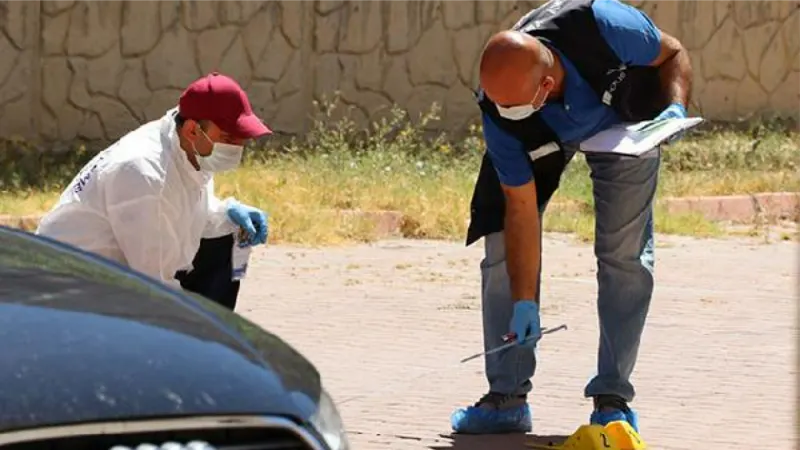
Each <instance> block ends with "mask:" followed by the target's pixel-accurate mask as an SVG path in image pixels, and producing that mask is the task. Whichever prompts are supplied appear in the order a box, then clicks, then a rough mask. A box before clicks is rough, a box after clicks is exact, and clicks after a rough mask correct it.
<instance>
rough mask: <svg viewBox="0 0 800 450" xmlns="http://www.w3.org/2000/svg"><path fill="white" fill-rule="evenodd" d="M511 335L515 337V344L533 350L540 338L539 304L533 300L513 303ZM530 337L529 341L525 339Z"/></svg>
mask: <svg viewBox="0 0 800 450" xmlns="http://www.w3.org/2000/svg"><path fill="white" fill-rule="evenodd" d="M510 328H511V333H513V334H515V335H516V338H517V343H518V344H519V345H523V346H525V347H529V348H534V347H536V343H537V342H538V341H539V339H540V338H541V337H542V325H541V323H539V304H538V303H536V302H534V301H533V300H519V301H517V302H516V303H514V314H513V315H512V316H511V325H510ZM529 337H532V339H530V340H529V341H526V340H525V339H527V338H529Z"/></svg>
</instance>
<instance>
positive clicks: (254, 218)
mask: <svg viewBox="0 0 800 450" xmlns="http://www.w3.org/2000/svg"><path fill="white" fill-rule="evenodd" d="M228 218H230V219H231V222H233V223H235V224H236V225H238V226H240V227H241V228H242V229H243V230H244V231H245V232H246V233H247V237H248V239H247V240H246V241H242V242H240V243H239V246H240V247H247V246H251V245H258V244H264V243H266V242H267V235H268V233H269V227H268V225H267V214H266V213H264V211H261V210H260V209H258V208H254V207H252V206H247V205H243V204H241V203H239V202H236V201H234V202H231V205H230V206H229V207H228Z"/></svg>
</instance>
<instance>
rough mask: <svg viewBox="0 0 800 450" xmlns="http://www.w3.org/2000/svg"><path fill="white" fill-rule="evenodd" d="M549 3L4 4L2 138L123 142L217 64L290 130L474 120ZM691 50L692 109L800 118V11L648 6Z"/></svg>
mask: <svg viewBox="0 0 800 450" xmlns="http://www.w3.org/2000/svg"><path fill="white" fill-rule="evenodd" d="M540 3H541V2H522V1H519V2H517V1H513V2H512V1H388V2H377V1H266V2H257V1H183V2H175V1H160V2H153V1H123V2H120V1H114V2H75V1H26V2H18V1H3V2H0V25H2V30H3V33H2V34H0V136H4V137H10V136H12V135H21V136H25V137H28V138H42V139H44V140H56V141H67V140H72V139H74V138H76V137H78V138H85V139H90V140H98V139H100V140H108V139H115V138H117V137H119V136H120V135H121V134H123V133H124V132H126V131H127V130H129V129H130V128H131V127H134V126H136V125H137V124H139V123H142V122H144V121H147V120H150V119H153V118H156V117H158V116H160V115H161V114H162V113H163V112H164V111H165V110H166V109H167V108H169V107H170V106H172V105H174V104H175V102H176V100H177V97H178V95H179V93H180V91H181V89H182V88H183V87H184V86H185V85H186V84H187V83H188V82H190V81H192V80H193V79H195V78H197V77H199V76H200V75H201V74H203V73H206V72H209V71H211V70H214V69H217V70H220V71H222V72H226V73H228V74H231V75H232V76H234V77H236V78H237V79H238V80H239V81H240V82H241V83H242V84H243V85H244V86H246V87H247V88H248V92H249V95H250V97H251V100H252V103H253V104H254V107H255V108H256V109H257V110H258V112H259V113H260V114H262V115H263V116H264V117H265V118H266V120H267V121H268V123H269V124H270V125H271V126H272V127H273V128H274V129H276V130H277V131H280V132H285V133H298V132H302V131H303V130H304V129H307V127H308V125H309V122H310V119H309V114H310V113H311V112H312V110H313V107H312V101H313V100H315V99H320V98H321V97H322V96H323V95H327V96H331V95H332V94H333V93H334V91H337V90H338V91H340V92H341V99H342V101H343V102H344V103H345V104H347V105H351V106H353V107H354V108H353V111H354V112H353V115H354V117H356V119H357V120H360V121H362V122H363V121H364V120H365V119H366V118H376V117H378V116H380V115H381V114H384V113H385V112H386V110H387V107H388V106H389V105H391V104H392V103H396V104H399V105H400V106H401V107H403V108H406V109H408V110H410V112H412V113H413V114H417V113H419V112H422V111H425V110H427V109H428V108H429V107H430V106H431V103H432V102H434V101H435V102H438V103H439V104H440V105H441V106H442V107H443V111H442V113H441V114H442V117H443V120H442V121H441V122H440V124H439V126H440V127H441V128H444V129H450V130H456V129H460V128H461V127H463V126H464V125H465V124H467V123H468V122H469V121H471V120H473V119H475V118H476V113H477V110H476V107H475V105H474V104H473V100H472V95H471V91H470V88H472V87H473V86H474V85H475V81H476V65H477V60H478V56H479V53H480V50H481V48H482V46H483V44H484V42H485V40H486V39H487V38H488V37H489V35H490V34H491V33H493V32H495V31H497V30H500V29H502V28H503V27H507V26H508V25H510V24H512V23H513V22H515V21H516V20H517V19H518V18H519V17H520V15H521V14H523V13H524V12H525V11H526V10H527V9H529V8H531V7H532V6H534V5H536V4H540ZM633 3H634V4H636V6H638V7H640V8H642V9H643V10H644V11H646V12H647V13H649V14H650V15H651V17H652V18H653V19H654V20H655V22H656V23H657V24H658V25H659V26H660V27H662V28H663V29H664V30H666V31H667V32H670V33H673V34H675V35H676V36H678V37H679V38H680V39H681V40H682V41H683V42H684V44H685V45H686V46H687V47H688V48H689V49H690V51H691V55H692V60H693V63H694V67H695V88H694V105H693V109H695V111H698V112H700V113H702V114H704V115H705V116H706V117H709V118H712V119H719V120H730V119H738V118H743V117H749V116H752V115H759V114H762V113H768V114H773V113H778V114H784V115H790V116H794V117H797V115H798V106H799V105H800V56H799V55H800V31H798V30H800V9H798V8H799V7H800V3H798V2H796V1H794V2H789V1H702V0H693V1H637V2H633Z"/></svg>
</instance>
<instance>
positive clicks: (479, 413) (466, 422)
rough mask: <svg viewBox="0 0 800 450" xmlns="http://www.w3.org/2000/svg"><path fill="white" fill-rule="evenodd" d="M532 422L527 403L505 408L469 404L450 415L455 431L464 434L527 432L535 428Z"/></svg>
mask: <svg viewBox="0 0 800 450" xmlns="http://www.w3.org/2000/svg"><path fill="white" fill-rule="evenodd" d="M532 422H533V421H532V414H531V408H530V406H529V405H528V404H527V403H526V404H523V405H520V406H514V407H511V408H504V409H489V408H481V407H479V406H469V407H467V408H461V409H458V410H456V411H455V412H454V413H453V415H452V416H450V425H451V426H452V427H453V431H455V432H456V433H463V434H498V433H527V432H529V431H531V429H532V428H533V424H532Z"/></svg>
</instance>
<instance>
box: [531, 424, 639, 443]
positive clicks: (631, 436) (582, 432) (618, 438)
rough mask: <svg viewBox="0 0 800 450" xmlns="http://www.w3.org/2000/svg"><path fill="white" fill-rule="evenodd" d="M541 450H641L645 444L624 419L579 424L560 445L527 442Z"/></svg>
mask: <svg viewBox="0 0 800 450" xmlns="http://www.w3.org/2000/svg"><path fill="white" fill-rule="evenodd" d="M528 447H530V448H536V449H543V450H601V449H603V450H643V449H646V448H647V445H646V444H645V443H644V441H643V440H642V438H641V436H639V433H637V432H636V431H635V430H634V429H633V428H632V427H631V426H630V424H629V423H628V422H626V421H624V420H620V421H616V422H610V423H609V424H608V425H606V426H602V425H581V426H580V427H579V428H578V430H577V431H575V432H574V433H572V436H570V437H569V438H567V440H566V441H565V442H564V443H563V444H561V445H541V444H528Z"/></svg>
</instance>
